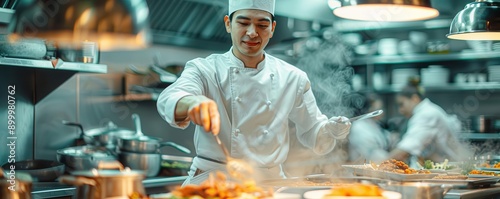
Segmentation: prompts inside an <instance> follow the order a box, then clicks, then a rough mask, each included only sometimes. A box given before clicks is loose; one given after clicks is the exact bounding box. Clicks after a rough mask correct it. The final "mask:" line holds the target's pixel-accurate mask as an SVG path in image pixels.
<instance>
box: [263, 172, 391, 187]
mask: <svg viewBox="0 0 500 199" xmlns="http://www.w3.org/2000/svg"><path fill="white" fill-rule="evenodd" d="M387 182H389V181H388V180H384V179H378V178H370V177H333V176H329V175H320V176H318V175H312V176H305V177H293V178H287V179H267V180H263V181H260V182H258V185H259V186H263V187H274V188H281V187H294V188H300V187H303V188H331V187H332V186H333V185H335V184H342V183H368V184H378V183H387Z"/></svg>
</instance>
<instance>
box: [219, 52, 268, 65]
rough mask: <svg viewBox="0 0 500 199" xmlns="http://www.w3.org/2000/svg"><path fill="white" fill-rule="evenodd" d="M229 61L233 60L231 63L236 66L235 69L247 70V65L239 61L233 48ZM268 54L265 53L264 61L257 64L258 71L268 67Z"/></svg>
mask: <svg viewBox="0 0 500 199" xmlns="http://www.w3.org/2000/svg"><path fill="white" fill-rule="evenodd" d="M228 53H229V59H230V60H231V62H232V63H233V64H234V66H233V67H239V68H245V63H243V61H241V59H239V58H238V57H236V56H235V55H234V54H233V47H231V49H229V52H228ZM267 57H268V56H267V53H266V52H265V51H264V59H263V60H262V61H261V62H259V63H258V64H257V69H258V70H260V69H263V68H264V66H265V65H266V60H267Z"/></svg>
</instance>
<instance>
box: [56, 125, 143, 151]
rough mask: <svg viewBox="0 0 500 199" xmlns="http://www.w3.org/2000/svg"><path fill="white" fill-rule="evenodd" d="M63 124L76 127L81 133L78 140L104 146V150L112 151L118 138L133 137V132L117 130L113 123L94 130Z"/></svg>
mask: <svg viewBox="0 0 500 199" xmlns="http://www.w3.org/2000/svg"><path fill="white" fill-rule="evenodd" d="M63 124H65V125H68V126H76V127H78V128H79V129H80V131H81V134H80V135H81V136H80V138H79V139H82V140H84V142H85V143H86V144H91V145H95V146H104V147H106V148H110V149H114V148H115V147H116V144H117V142H118V138H119V137H120V136H130V135H134V134H135V131H133V130H130V129H125V128H119V127H118V126H116V124H114V123H113V122H111V121H110V122H108V124H107V126H105V127H100V128H94V129H90V130H86V131H84V130H83V126H82V124H80V123H77V122H69V121H63Z"/></svg>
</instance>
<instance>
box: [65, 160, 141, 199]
mask: <svg viewBox="0 0 500 199" xmlns="http://www.w3.org/2000/svg"><path fill="white" fill-rule="evenodd" d="M116 169H118V170H116ZM71 174H72V175H67V176H61V177H60V178H59V180H60V181H61V182H62V183H65V184H70V185H74V186H76V187H77V188H76V196H75V197H76V199H101V198H102V199H107V198H129V197H131V196H133V195H135V196H145V195H146V191H145V189H144V186H143V184H142V180H143V179H144V178H145V175H144V173H143V172H141V171H136V170H130V169H128V168H127V169H124V168H123V166H122V165H121V164H119V163H114V162H105V163H101V164H99V166H98V169H92V170H89V171H75V172H73V173H71Z"/></svg>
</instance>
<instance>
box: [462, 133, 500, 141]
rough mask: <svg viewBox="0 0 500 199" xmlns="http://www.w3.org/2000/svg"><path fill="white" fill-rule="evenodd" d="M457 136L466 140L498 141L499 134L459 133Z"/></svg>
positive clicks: (499, 138)
mask: <svg viewBox="0 0 500 199" xmlns="http://www.w3.org/2000/svg"><path fill="white" fill-rule="evenodd" d="M459 136H460V138H461V139H466V140H500V133H460V135H459Z"/></svg>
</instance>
